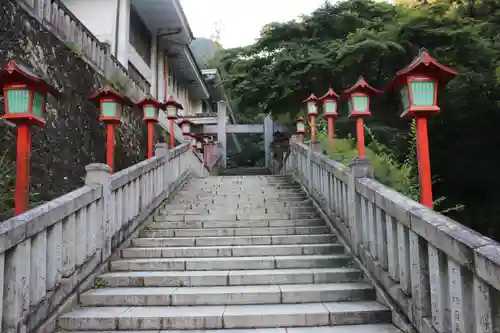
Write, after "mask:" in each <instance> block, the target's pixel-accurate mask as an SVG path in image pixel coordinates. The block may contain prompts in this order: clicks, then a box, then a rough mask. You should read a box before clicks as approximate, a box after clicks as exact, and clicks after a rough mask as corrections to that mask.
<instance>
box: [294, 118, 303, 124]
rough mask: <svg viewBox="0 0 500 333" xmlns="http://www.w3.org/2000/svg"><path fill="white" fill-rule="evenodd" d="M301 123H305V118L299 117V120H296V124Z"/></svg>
mask: <svg viewBox="0 0 500 333" xmlns="http://www.w3.org/2000/svg"><path fill="white" fill-rule="evenodd" d="M300 122H302V123H304V122H305V120H304V118H302V117H298V118H297V119H296V120H295V123H300Z"/></svg>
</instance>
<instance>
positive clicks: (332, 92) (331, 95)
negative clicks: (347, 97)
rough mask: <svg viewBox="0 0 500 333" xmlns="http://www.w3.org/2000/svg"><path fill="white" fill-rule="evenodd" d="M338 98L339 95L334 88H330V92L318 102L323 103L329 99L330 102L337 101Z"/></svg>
mask: <svg viewBox="0 0 500 333" xmlns="http://www.w3.org/2000/svg"><path fill="white" fill-rule="evenodd" d="M337 98H339V95H337V93H336V92H335V91H334V90H333V89H332V88H330V89H328V91H327V92H326V94H324V95H323V96H321V97H320V98H318V101H319V102H323V101H325V100H327V99H329V100H332V99H333V100H335V99H337Z"/></svg>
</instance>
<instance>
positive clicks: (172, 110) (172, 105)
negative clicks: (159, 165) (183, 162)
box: [165, 96, 184, 149]
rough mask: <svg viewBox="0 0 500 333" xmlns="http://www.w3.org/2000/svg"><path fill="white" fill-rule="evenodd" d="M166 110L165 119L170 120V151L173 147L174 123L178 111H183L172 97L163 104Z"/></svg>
mask: <svg viewBox="0 0 500 333" xmlns="http://www.w3.org/2000/svg"><path fill="white" fill-rule="evenodd" d="M165 107H166V109H167V119H169V120H170V149H173V148H174V147H175V122H174V120H175V119H177V116H178V114H179V110H184V109H183V108H182V105H181V104H180V103H177V102H176V101H175V100H174V97H173V96H170V98H169V99H168V101H167V102H166V103H165Z"/></svg>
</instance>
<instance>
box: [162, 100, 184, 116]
mask: <svg viewBox="0 0 500 333" xmlns="http://www.w3.org/2000/svg"><path fill="white" fill-rule="evenodd" d="M165 108H166V110H167V118H168V119H176V118H177V116H178V115H179V111H180V110H184V109H183V107H182V105H181V104H180V103H178V102H176V101H175V100H174V98H173V97H172V96H170V98H169V99H168V101H167V102H166V103H165Z"/></svg>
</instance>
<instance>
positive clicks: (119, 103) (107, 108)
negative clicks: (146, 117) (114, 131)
mask: <svg viewBox="0 0 500 333" xmlns="http://www.w3.org/2000/svg"><path fill="white" fill-rule="evenodd" d="M89 99H90V100H91V101H96V102H98V103H99V107H100V111H101V115H100V120H101V121H102V122H104V123H106V124H121V117H122V113H123V107H124V106H132V104H133V103H132V101H131V100H129V99H128V98H127V97H124V96H123V95H121V94H120V93H119V92H117V91H116V90H114V89H113V88H111V87H109V86H105V87H103V88H100V89H99V90H97V91H96V92H95V93H94V94H93V95H92V96H90V97H89Z"/></svg>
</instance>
